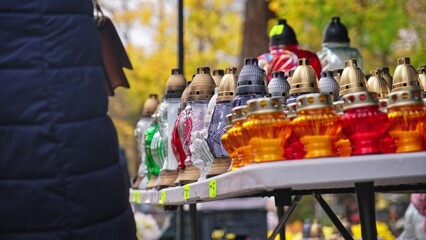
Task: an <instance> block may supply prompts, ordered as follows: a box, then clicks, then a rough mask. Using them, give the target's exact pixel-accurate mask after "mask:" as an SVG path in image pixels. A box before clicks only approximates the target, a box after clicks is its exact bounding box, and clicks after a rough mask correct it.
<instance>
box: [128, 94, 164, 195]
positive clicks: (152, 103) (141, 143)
mask: <svg viewBox="0 0 426 240" xmlns="http://www.w3.org/2000/svg"><path fill="white" fill-rule="evenodd" d="M157 98H158V97H157V94H150V95H149V97H148V99H147V100H146V101H145V103H144V106H143V110H142V114H141V118H140V119H139V121H138V122H137V124H136V127H135V131H134V134H135V140H136V147H137V150H138V153H139V157H140V164H139V169H138V178H137V179H136V182H135V183H134V184H133V186H132V187H134V188H145V187H146V184H147V180H149V178H150V174H149V176H147V175H148V170H147V163H146V153H145V132H146V130H147V129H148V128H149V127H150V126H151V123H152V117H151V116H152V114H153V113H154V112H155V109H157V106H158V99H157ZM145 176H147V177H145Z"/></svg>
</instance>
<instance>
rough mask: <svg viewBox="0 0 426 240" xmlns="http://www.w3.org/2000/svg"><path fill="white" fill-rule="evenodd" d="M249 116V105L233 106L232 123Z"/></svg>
mask: <svg viewBox="0 0 426 240" xmlns="http://www.w3.org/2000/svg"><path fill="white" fill-rule="evenodd" d="M246 117H247V106H246V105H243V106H238V107H234V108H232V123H234V122H236V121H240V120H245V119H246Z"/></svg>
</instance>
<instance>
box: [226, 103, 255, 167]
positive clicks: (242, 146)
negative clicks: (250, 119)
mask: <svg viewBox="0 0 426 240" xmlns="http://www.w3.org/2000/svg"><path fill="white" fill-rule="evenodd" d="M246 113H247V107H246V106H239V107H235V108H233V109H232V127H231V128H230V129H229V130H228V131H227V133H228V139H229V144H232V148H233V149H234V154H236V157H235V158H233V159H232V160H233V161H232V167H231V170H236V169H238V168H239V167H242V166H244V165H245V164H246V163H249V162H251V151H250V146H249V143H248V139H246V138H244V136H243V131H242V127H243V123H244V122H245V120H246ZM222 139H223V138H222Z"/></svg>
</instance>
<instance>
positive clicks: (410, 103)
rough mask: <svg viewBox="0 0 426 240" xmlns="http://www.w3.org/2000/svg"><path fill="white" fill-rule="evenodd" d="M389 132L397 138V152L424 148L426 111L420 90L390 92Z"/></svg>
mask: <svg viewBox="0 0 426 240" xmlns="http://www.w3.org/2000/svg"><path fill="white" fill-rule="evenodd" d="M388 108H389V113H388V117H389V134H390V136H391V137H393V138H394V139H395V142H396V146H397V149H396V152H398V153H400V152H416V151H423V150H425V149H424V143H423V141H424V135H425V132H426V111H425V106H424V104H423V99H422V92H421V91H420V90H400V91H396V92H393V93H391V94H389V106H388Z"/></svg>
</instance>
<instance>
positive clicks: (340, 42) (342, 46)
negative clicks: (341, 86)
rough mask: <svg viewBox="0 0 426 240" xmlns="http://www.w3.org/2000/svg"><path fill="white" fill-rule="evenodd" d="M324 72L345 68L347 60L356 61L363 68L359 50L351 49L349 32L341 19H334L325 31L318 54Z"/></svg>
mask: <svg viewBox="0 0 426 240" xmlns="http://www.w3.org/2000/svg"><path fill="white" fill-rule="evenodd" d="M318 57H319V59H320V61H321V65H322V70H323V71H332V70H334V69H338V68H343V67H344V66H345V60H346V59H355V60H356V61H357V62H358V63H359V64H360V67H361V68H363V61H362V57H361V54H360V53H359V51H358V49H356V48H352V47H350V44H349V36H348V30H347V29H346V26H345V25H343V24H342V23H341V22H340V17H332V18H331V20H330V22H329V23H328V25H327V27H326V28H325V29H324V39H323V44H322V49H321V51H319V52H318Z"/></svg>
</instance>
